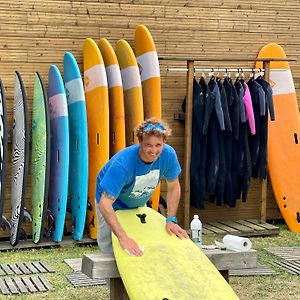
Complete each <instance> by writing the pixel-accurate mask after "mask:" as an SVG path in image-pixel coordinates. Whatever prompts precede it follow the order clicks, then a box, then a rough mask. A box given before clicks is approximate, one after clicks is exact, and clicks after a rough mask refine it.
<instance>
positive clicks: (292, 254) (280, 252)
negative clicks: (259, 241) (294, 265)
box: [265, 247, 300, 261]
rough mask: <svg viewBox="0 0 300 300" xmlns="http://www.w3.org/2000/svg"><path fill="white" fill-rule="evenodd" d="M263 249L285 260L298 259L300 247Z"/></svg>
mask: <svg viewBox="0 0 300 300" xmlns="http://www.w3.org/2000/svg"><path fill="white" fill-rule="evenodd" d="M265 250H266V251H268V252H270V253H272V254H274V255H276V256H278V257H280V258H283V259H285V260H289V261H290V260H299V261H300V247H271V248H265Z"/></svg>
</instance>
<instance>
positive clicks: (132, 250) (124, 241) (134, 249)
mask: <svg viewBox="0 0 300 300" xmlns="http://www.w3.org/2000/svg"><path fill="white" fill-rule="evenodd" d="M119 242H120V245H121V247H122V248H123V249H124V250H125V251H126V252H127V253H128V254H130V255H133V256H142V255H143V251H142V250H141V249H140V247H139V245H138V244H137V243H136V242H135V240H133V239H131V238H130V237H128V236H127V235H124V236H122V237H120V238H119Z"/></svg>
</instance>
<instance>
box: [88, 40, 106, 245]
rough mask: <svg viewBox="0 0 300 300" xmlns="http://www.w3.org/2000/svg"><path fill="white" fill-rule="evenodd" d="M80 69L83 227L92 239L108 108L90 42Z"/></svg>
mask: <svg viewBox="0 0 300 300" xmlns="http://www.w3.org/2000/svg"><path fill="white" fill-rule="evenodd" d="M83 68H84V87H85V98H86V109H87V120H88V139H89V188H88V210H87V223H88V226H89V230H90V237H91V238H92V239H96V238H97V217H96V211H95V190H96V177H97V175H98V173H99V171H100V170H101V168H102V167H103V166H104V164H105V163H106V162H107V161H108V159H109V109H108V107H109V106H108V88H107V78H106V73H105V67H104V62H103V59H102V56H101V53H100V50H99V48H98V46H97V44H96V43H95V41H94V40H92V39H90V38H87V39H86V40H85V41H84V45H83Z"/></svg>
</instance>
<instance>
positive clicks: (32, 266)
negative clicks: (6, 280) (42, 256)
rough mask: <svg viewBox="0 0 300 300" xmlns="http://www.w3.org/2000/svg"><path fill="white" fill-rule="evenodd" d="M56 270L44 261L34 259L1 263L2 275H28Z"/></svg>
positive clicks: (0, 274)
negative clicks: (31, 260)
mask: <svg viewBox="0 0 300 300" xmlns="http://www.w3.org/2000/svg"><path fill="white" fill-rule="evenodd" d="M54 272H55V271H54V270H53V269H52V268H51V267H50V266H49V265H48V264H47V263H46V262H44V261H33V262H24V263H15V264H0V276H6V275H28V274H37V273H54Z"/></svg>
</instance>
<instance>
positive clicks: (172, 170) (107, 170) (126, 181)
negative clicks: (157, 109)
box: [96, 144, 181, 210]
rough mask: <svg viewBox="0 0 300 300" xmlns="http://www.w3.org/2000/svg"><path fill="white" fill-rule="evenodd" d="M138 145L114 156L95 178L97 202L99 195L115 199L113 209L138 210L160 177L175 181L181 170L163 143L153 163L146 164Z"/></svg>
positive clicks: (171, 151) (173, 155)
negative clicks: (104, 193) (104, 194)
mask: <svg viewBox="0 0 300 300" xmlns="http://www.w3.org/2000/svg"><path fill="white" fill-rule="evenodd" d="M139 147H140V145H139V144H136V145H132V146H130V147H127V148H125V149H123V150H121V151H120V152H118V153H117V154H115V155H114V156H113V157H112V158H111V159H110V160H109V162H108V163H107V164H106V165H105V166H104V167H103V168H102V170H101V171H100V173H99V174H98V176H97V182H96V200H97V202H98V203H99V201H100V197H101V195H102V192H103V191H105V192H106V194H108V195H110V196H112V197H114V198H116V200H115V201H114V202H113V208H114V209H115V210H117V209H128V208H136V207H141V206H144V205H145V204H146V202H147V201H148V200H149V199H150V197H151V195H152V193H153V191H154V190H155V188H156V187H157V185H158V183H159V181H160V179H161V178H165V179H167V180H174V179H175V178H176V177H177V176H178V175H179V173H180V172H181V168H180V165H179V162H178V159H177V155H176V152H175V150H174V149H173V148H172V147H171V146H170V145H167V144H165V145H164V146H163V150H162V152H161V154H160V156H159V157H158V159H157V160H156V161H154V162H153V163H145V162H143V161H142V160H141V158H140V156H139V153H138V152H139Z"/></svg>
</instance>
